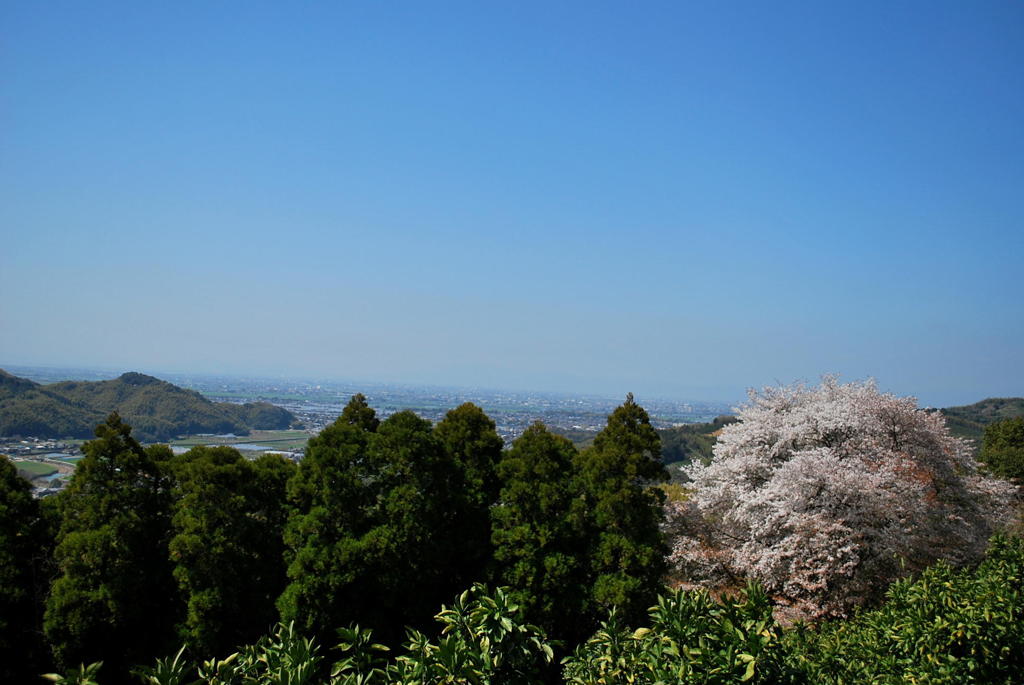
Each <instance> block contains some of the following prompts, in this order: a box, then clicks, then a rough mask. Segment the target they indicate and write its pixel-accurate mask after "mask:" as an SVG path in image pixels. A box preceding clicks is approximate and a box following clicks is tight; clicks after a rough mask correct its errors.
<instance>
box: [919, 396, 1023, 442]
mask: <svg viewBox="0 0 1024 685" xmlns="http://www.w3.org/2000/svg"><path fill="white" fill-rule="evenodd" d="M939 411H941V412H942V414H943V416H945V417H946V424H947V425H948V426H949V430H950V432H951V433H953V435H958V436H960V437H961V438H970V439H972V440H974V441H975V444H976V445H980V444H981V436H982V434H983V433H984V432H985V426H987V425H988V424H990V423H995V422H996V421H1002V420H1003V419H1013V418H1016V417H1018V416H1024V397H990V398H988V399H985V400H982V401H981V402H975V403H974V404H968V405H964V406H962V407H947V408H945V409H940V410H939Z"/></svg>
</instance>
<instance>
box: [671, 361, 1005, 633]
mask: <svg viewBox="0 0 1024 685" xmlns="http://www.w3.org/2000/svg"><path fill="white" fill-rule="evenodd" d="M738 416H739V419H740V420H739V421H738V422H737V423H734V424H731V425H729V426H726V427H725V428H724V429H723V431H722V433H721V436H720V437H719V439H718V443H717V444H716V445H715V449H714V459H713V460H712V461H711V463H710V464H708V465H703V464H699V463H696V464H694V465H692V466H691V467H689V468H688V469H687V473H688V475H689V477H690V478H691V479H692V481H693V483H692V491H691V496H690V500H689V501H688V502H685V503H678V502H676V503H670V504H669V505H668V508H669V510H668V512H667V517H666V520H667V524H666V527H667V529H668V530H669V533H670V534H671V535H672V537H673V540H672V543H673V544H672V555H671V562H672V564H673V566H674V567H675V569H676V571H677V573H678V574H679V575H680V576H682V577H685V578H688V579H691V580H697V581H704V582H706V583H709V584H714V583H721V582H722V581H723V580H724V579H734V580H739V579H743V578H751V579H756V580H758V581H760V582H761V583H762V584H763V585H764V586H765V587H766V589H767V590H768V591H769V592H770V593H772V594H774V595H776V596H777V597H780V598H781V599H783V600H784V601H787V602H789V603H791V604H792V606H794V607H797V608H798V609H799V611H800V612H801V613H802V615H804V616H808V617H819V616H829V615H844V614H846V613H848V612H849V611H850V610H851V609H852V608H854V607H856V606H858V605H861V604H863V603H865V602H867V601H870V600H871V599H872V598H875V597H877V596H878V595H879V594H880V592H881V590H882V589H884V587H885V586H886V585H888V584H889V583H890V582H892V580H894V579H895V578H897V577H899V576H900V575H904V574H906V573H910V572H913V571H917V570H920V569H923V568H924V567H926V566H927V565H929V564H932V563H934V562H935V561H936V560H938V559H947V560H949V561H951V562H952V563H955V564H962V563H967V562H970V561H973V560H975V559H977V558H979V557H980V555H981V554H982V553H983V551H984V548H985V545H986V542H987V540H988V537H989V536H990V535H991V533H992V532H993V531H994V530H995V529H996V528H997V527H998V526H999V525H1001V523H1002V522H1003V518H1004V516H1005V513H1006V512H1007V510H1008V506H1007V503H1008V501H1009V497H1010V487H1009V486H1008V485H1006V484H1005V483H1002V482H1001V481H996V480H993V479H990V478H986V477H984V476H982V475H981V474H979V472H978V469H977V464H976V462H975V461H974V458H973V457H972V455H971V449H970V445H969V444H968V443H966V442H965V441H964V440H962V439H960V438H956V437H954V436H952V435H951V434H950V433H949V431H948V429H947V428H946V425H945V421H944V419H943V418H942V416H941V414H939V413H937V412H927V411H924V410H921V409H919V408H918V407H917V401H916V400H915V399H914V398H909V397H907V398H900V397H896V396H894V395H891V394H887V393H880V392H879V391H878V389H877V387H876V386H875V383H874V382H873V381H867V382H863V383H848V384H840V383H839V382H838V380H837V379H836V378H835V377H833V376H826V377H824V378H823V380H822V383H821V385H820V386H818V387H814V388H808V387H805V386H803V385H795V386H788V387H770V388H765V389H764V390H762V391H761V392H760V393H757V392H754V391H751V393H750V401H749V403H748V404H747V405H745V406H743V407H741V408H740V409H739V411H738Z"/></svg>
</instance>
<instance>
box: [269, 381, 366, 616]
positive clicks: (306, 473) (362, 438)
mask: <svg viewBox="0 0 1024 685" xmlns="http://www.w3.org/2000/svg"><path fill="white" fill-rule="evenodd" d="M378 424H379V421H378V420H377V417H376V415H375V413H374V411H373V409H371V408H370V407H369V406H367V404H366V398H365V397H363V396H362V395H355V396H353V397H352V399H351V400H350V401H349V403H348V405H347V406H346V407H345V409H344V411H343V412H342V415H341V416H340V417H338V419H337V420H336V421H335V422H334V423H332V424H331V425H330V426H328V427H327V428H325V429H324V430H322V431H321V432H320V434H319V435H317V436H315V437H313V438H311V439H310V441H309V444H308V445H307V446H306V454H305V457H304V458H303V459H302V462H301V463H300V464H299V468H298V471H297V472H296V473H295V475H294V476H293V477H292V478H291V480H290V481H289V483H288V488H287V492H288V500H289V503H290V504H291V506H292V507H293V511H292V514H291V516H290V517H289V519H288V522H287V524H286V527H285V533H284V541H285V559H286V561H287V562H288V579H289V584H288V586H287V587H286V589H285V591H284V592H283V593H282V595H281V597H280V598H279V599H278V601H277V607H278V610H279V612H280V615H281V620H282V621H284V622H286V623H290V622H292V621H294V622H295V625H296V626H297V627H298V628H299V629H300V630H301V631H302V632H304V633H306V634H313V635H331V634H333V632H334V630H335V629H336V628H338V627H340V626H342V625H346V624H347V623H349V622H350V620H351V618H350V617H351V614H352V611H351V606H350V603H351V601H352V599H353V595H358V594H360V593H362V592H364V591H365V590H368V588H363V587H360V585H359V583H360V582H361V581H362V580H363V579H364V578H365V577H366V576H367V573H366V570H365V568H366V558H365V556H366V555H364V554H363V553H362V550H361V547H360V545H359V544H358V536H360V535H361V533H362V531H365V530H366V529H367V528H368V525H369V522H368V516H367V512H368V510H369V508H370V506H371V504H372V503H373V502H374V493H373V489H372V484H373V482H374V479H375V474H374V472H373V469H372V468H371V465H370V463H369V459H368V454H367V447H368V444H369V440H370V437H371V436H372V435H373V434H374V431H375V430H376V428H377V426H378Z"/></svg>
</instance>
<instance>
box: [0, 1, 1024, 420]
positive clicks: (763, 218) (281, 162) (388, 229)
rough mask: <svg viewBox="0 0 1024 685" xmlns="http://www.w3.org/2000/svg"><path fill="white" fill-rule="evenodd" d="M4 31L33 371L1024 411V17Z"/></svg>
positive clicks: (51, 12) (10, 200) (355, 22)
mask: <svg viewBox="0 0 1024 685" xmlns="http://www.w3.org/2000/svg"><path fill="white" fill-rule="evenodd" d="M0 17H2V19H3V24H2V25H3V27H4V28H3V29H2V34H3V38H4V40H3V41H0V64H2V65H3V66H2V67H0V71H2V73H3V75H4V85H3V87H2V89H0V98H2V101H3V103H4V104H5V106H4V107H2V108H0V237H2V248H3V249H0V330H2V332H3V335H2V336H0V360H5V361H7V363H10V364H12V365H17V366H50V367H65V366H72V367H75V366H80V367H83V368H85V367H102V368H112V369H121V370H123V371H128V370H139V371H146V372H150V371H156V372H160V371H165V372H173V373H190V372H191V373H226V374H234V375H265V374H269V375H271V376H273V375H285V376H312V377H317V376H319V377H322V378H337V379H344V380H356V381H358V380H360V379H363V380H366V381H367V382H384V383H405V384H410V385H437V386H445V387H486V388H497V389H509V390H524V391H538V392H559V393H568V394H571V393H585V394H595V395H601V396H605V397H617V396H621V395H623V394H624V393H625V392H629V391H631V392H634V393H636V394H637V396H643V395H648V396H656V397H662V398H679V399H686V400H694V401H699V400H707V401H726V402H732V401H742V400H743V398H744V397H745V390H746V388H748V387H755V388H759V387H762V386H765V385H774V384H779V383H784V384H788V383H792V382H795V381H800V380H802V381H806V382H808V383H815V382H816V381H817V380H818V379H819V378H820V376H821V375H822V374H826V373H838V374H840V375H841V376H842V378H843V379H844V380H860V379H864V378H867V377H873V378H875V379H876V380H877V382H878V385H879V387H880V388H882V389H883V390H886V391H891V392H894V393H896V394H899V395H914V396H916V397H918V398H919V400H920V402H921V403H922V404H924V405H930V406H952V405H961V404H970V403H973V402H975V401H978V400H980V399H983V398H985V397H999V396H1021V395H1024V363H1021V359H1022V356H1024V355H1022V352H1024V342H1022V341H1024V304H1022V300H1021V296H1020V292H1021V272H1022V269H1021V263H1022V258H1021V255H1022V254H1024V202H1022V195H1021V189H1022V188H1024V127H1022V126H1021V122H1022V121H1024V83H1022V80H1024V76H1022V74H1024V5H1021V4H1020V3H1013V2H997V1H992V2H978V3H971V4H969V5H967V4H963V3H955V2H906V3H899V4H891V3H881V2H877V3H874V2H872V3H856V4H848V5H837V4H831V3H830V4H821V3H788V2H783V3H772V4H770V5H750V6H724V5H717V4H710V3H709V4H706V5H701V4H692V5H691V4H687V5H679V4H677V3H660V2H655V3H651V4H645V5H643V6H640V7H634V6H624V5H621V4H618V3H601V2H587V3H583V2H569V3H564V4H563V3H560V4H558V5H557V6H552V5H550V3H532V2H526V3H516V4H515V5H499V6H480V5H477V4H474V3H457V4H456V5H446V6H444V7H437V6H433V5H424V4H420V3H408V4H405V3H389V4H387V5H386V6H377V5H368V6H362V5H354V6H343V5H335V4H329V5H322V6H302V7H299V6H292V5H287V6H286V5H280V4H277V3H267V2H252V3H239V4H232V3H224V4H217V5H210V4H208V3H190V2H184V3H175V4H174V5H173V6H170V5H169V6H153V5H140V4H137V3H129V2H97V3H89V4H88V5H77V4H60V3H29V2H10V3H5V4H4V6H3V8H2V9H0ZM370 379H377V380H376V381H371V380H370Z"/></svg>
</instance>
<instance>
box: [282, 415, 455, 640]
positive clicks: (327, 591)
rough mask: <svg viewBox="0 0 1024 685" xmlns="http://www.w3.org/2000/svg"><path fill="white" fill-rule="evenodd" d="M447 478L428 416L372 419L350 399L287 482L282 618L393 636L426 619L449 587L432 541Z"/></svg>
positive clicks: (447, 502)
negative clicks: (355, 625)
mask: <svg viewBox="0 0 1024 685" xmlns="http://www.w3.org/2000/svg"><path fill="white" fill-rule="evenodd" d="M375 426H376V430H375V431H374V430H371V428H373V427H375ZM456 482H457V479H456V470H455V467H454V465H453V464H452V462H451V461H450V460H448V459H446V457H445V454H444V451H443V449H442V448H441V445H440V443H439V442H438V441H437V439H436V438H435V437H434V435H433V432H432V427H431V424H430V422H429V421H425V420H423V419H421V418H419V417H417V416H416V415H415V414H413V413H412V412H409V411H405V412H399V413H397V414H394V415H393V416H391V417H389V418H388V419H387V420H386V421H384V422H381V423H377V419H376V417H375V416H374V415H373V414H372V410H370V409H369V408H368V407H366V406H365V400H363V399H362V398H361V396H356V397H354V398H353V399H352V401H351V402H350V403H349V405H348V407H346V410H345V411H344V412H343V413H342V415H341V417H339V419H338V420H337V421H336V422H335V423H334V424H332V425H331V426H330V427H328V428H327V429H325V430H324V431H323V432H322V433H321V434H320V435H319V436H318V437H317V438H315V439H313V440H311V441H310V444H309V447H308V449H307V454H306V457H305V459H304V460H303V462H302V464H301V466H300V468H299V471H298V473H297V475H296V477H295V478H294V479H293V481H292V482H291V483H290V484H289V495H290V497H291V499H292V501H293V503H294V505H295V507H296V513H295V514H294V515H293V516H292V518H291V520H290V521H289V524H288V528H287V531H286V534H285V539H286V543H287V545H288V557H289V560H290V566H289V570H288V576H289V579H290V580H291V582H290V584H289V586H288V588H287V589H286V590H285V592H284V594H283V595H282V597H281V599H280V600H279V602H278V607H279V609H280V611H281V616H282V619H283V620H284V621H296V622H297V624H298V625H299V626H300V627H301V628H302V629H303V630H304V631H307V632H313V633H316V634H321V635H323V634H330V633H331V632H333V631H334V629H336V628H337V627H339V626H341V625H343V624H345V623H348V622H350V621H358V622H360V623H362V624H364V625H368V626H371V627H373V628H374V629H376V630H378V631H380V632H381V634H382V635H383V636H386V637H388V638H395V639H397V638H398V637H400V636H401V634H402V630H403V626H404V625H406V624H411V625H413V626H416V625H422V624H424V623H427V622H429V620H430V617H431V616H432V614H433V612H434V611H435V610H436V607H437V606H438V605H439V604H441V603H442V602H443V601H446V600H447V599H449V598H450V597H451V596H453V595H454V594H455V592H456V591H457V590H458V586H457V585H456V583H457V582H458V578H454V577H452V576H451V574H450V573H448V570H449V569H450V568H451V564H452V560H451V559H450V558H449V557H448V548H447V547H446V546H445V545H439V544H437V540H438V537H439V535H441V536H443V535H447V534H448V531H447V528H446V526H447V525H448V524H449V523H450V516H451V511H452V506H453V493H454V492H455V488H454V487H453V486H454V484H455V483H456ZM441 531H444V532H441Z"/></svg>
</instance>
